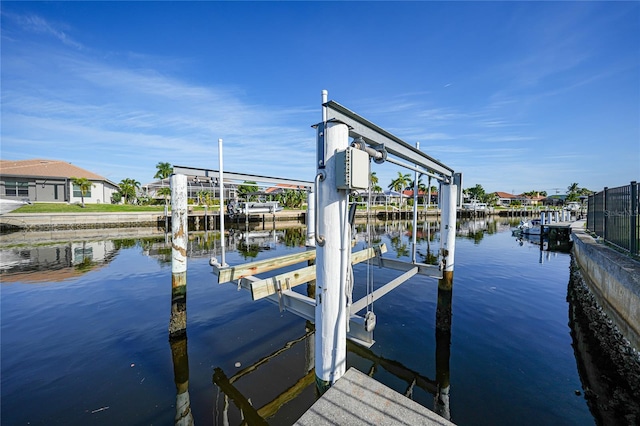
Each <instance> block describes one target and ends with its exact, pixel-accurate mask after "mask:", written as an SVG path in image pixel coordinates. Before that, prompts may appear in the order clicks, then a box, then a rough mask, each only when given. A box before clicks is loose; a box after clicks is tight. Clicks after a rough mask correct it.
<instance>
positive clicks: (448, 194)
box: [438, 183, 458, 290]
mask: <svg viewBox="0 0 640 426" xmlns="http://www.w3.org/2000/svg"><path fill="white" fill-rule="evenodd" d="M440 189H441V191H442V224H441V231H440V254H441V256H442V260H443V268H442V279H441V280H440V282H439V283H438V287H445V289H446V288H448V289H449V290H450V289H451V288H452V285H453V267H454V254H455V249H456V197H457V191H458V188H457V185H454V184H451V183H443V184H442V185H441V187H440Z"/></svg>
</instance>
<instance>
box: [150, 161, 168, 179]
mask: <svg viewBox="0 0 640 426" xmlns="http://www.w3.org/2000/svg"><path fill="white" fill-rule="evenodd" d="M156 169H157V170H158V171H157V172H156V174H155V175H154V176H153V178H154V179H166V178H168V177H169V176H171V174H172V173H173V167H171V164H170V163H163V162H159V163H158V164H156Z"/></svg>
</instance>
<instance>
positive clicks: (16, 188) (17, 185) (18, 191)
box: [4, 181, 29, 197]
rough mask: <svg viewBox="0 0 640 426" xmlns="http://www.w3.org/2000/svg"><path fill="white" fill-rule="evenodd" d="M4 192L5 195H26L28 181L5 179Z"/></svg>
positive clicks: (27, 192) (27, 193)
mask: <svg viewBox="0 0 640 426" xmlns="http://www.w3.org/2000/svg"><path fill="white" fill-rule="evenodd" d="M4 194H5V195H6V196H7V197H28V196H29V182H16V181H6V182H5V183H4Z"/></svg>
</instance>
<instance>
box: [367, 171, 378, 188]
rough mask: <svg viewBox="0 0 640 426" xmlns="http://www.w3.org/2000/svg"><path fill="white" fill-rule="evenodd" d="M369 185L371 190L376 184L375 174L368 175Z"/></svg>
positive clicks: (376, 177)
mask: <svg viewBox="0 0 640 426" xmlns="http://www.w3.org/2000/svg"><path fill="white" fill-rule="evenodd" d="M369 183H370V184H371V188H373V187H374V186H375V185H377V184H378V176H376V172H371V174H370V175H369Z"/></svg>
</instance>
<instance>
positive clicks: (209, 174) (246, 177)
mask: <svg viewBox="0 0 640 426" xmlns="http://www.w3.org/2000/svg"><path fill="white" fill-rule="evenodd" d="M173 173H175V174H183V175H187V176H197V177H206V178H212V179H218V178H219V177H220V172H219V171H218V170H210V169H199V168H196V167H187V166H176V165H174V166H173ZM224 180H225V182H229V181H237V182H240V183H242V182H245V181H249V182H256V183H273V184H279V183H280V184H285V185H293V186H299V187H300V188H310V187H311V185H313V182H309V181H306V180H298V179H287V178H278V177H271V176H260V175H250V174H246V173H235V172H228V171H226V170H225V171H224Z"/></svg>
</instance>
